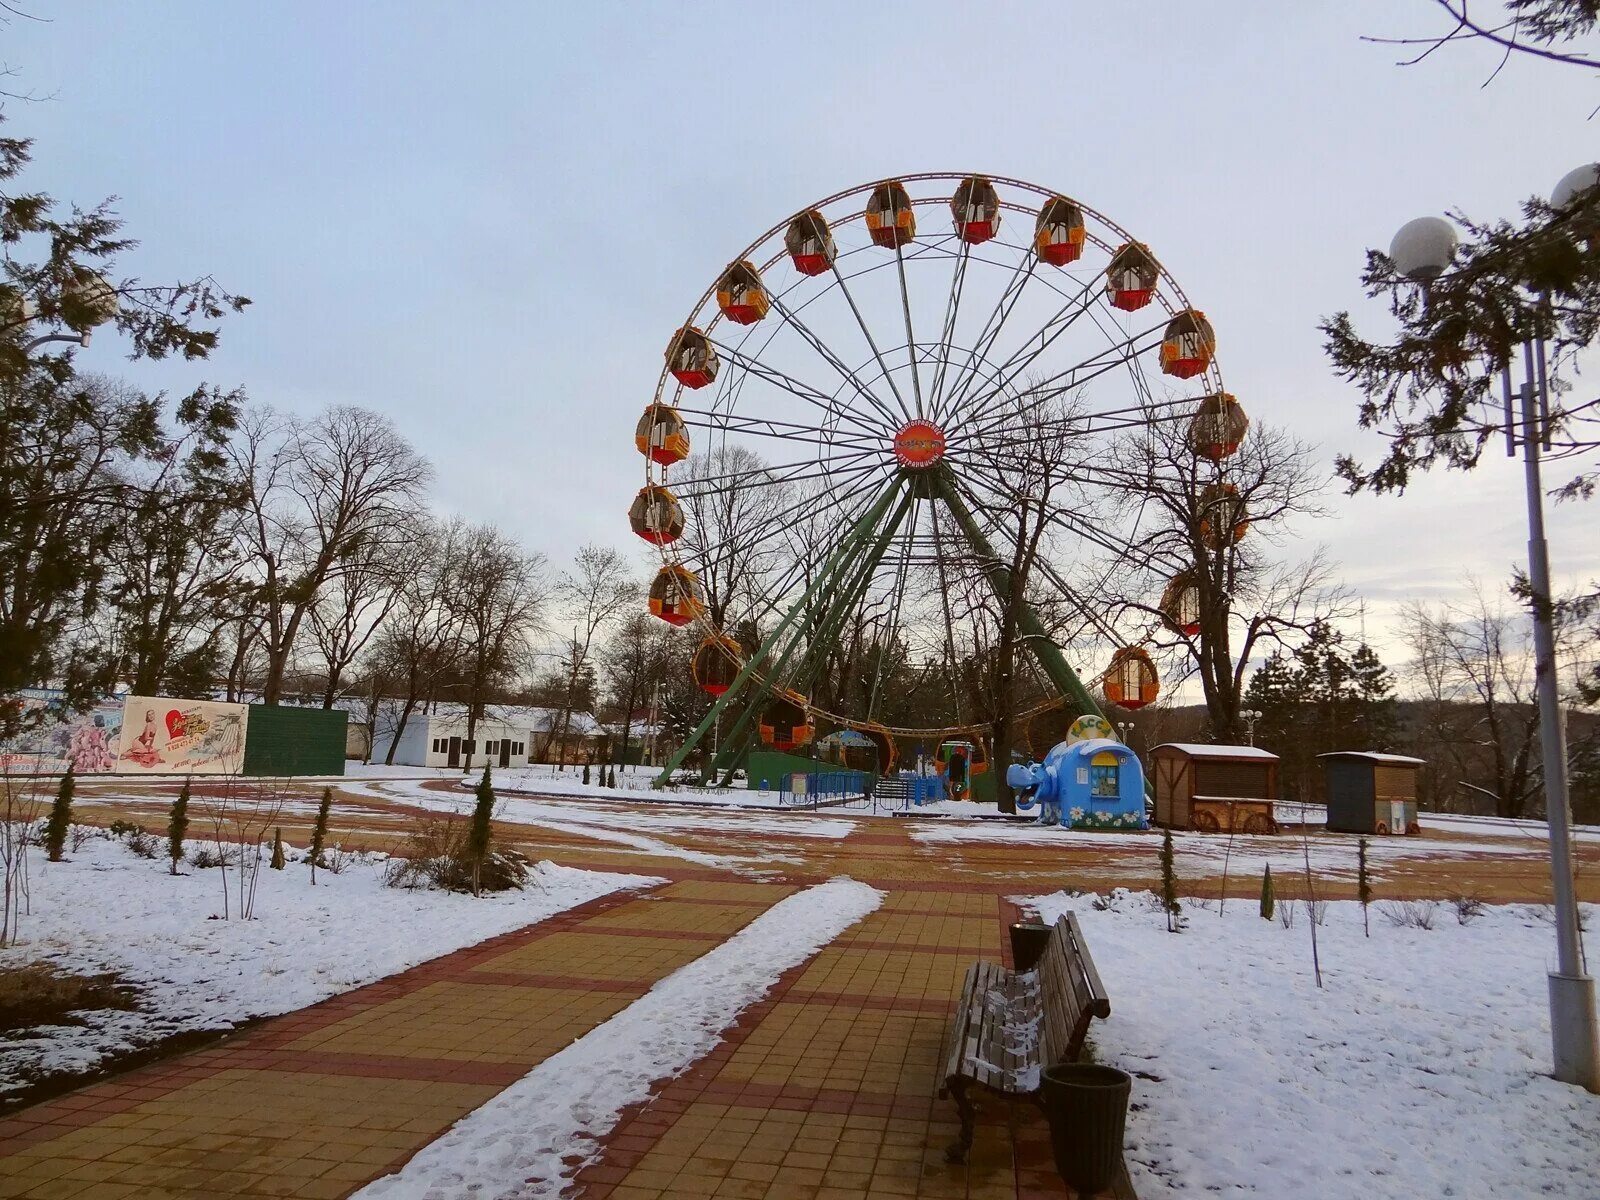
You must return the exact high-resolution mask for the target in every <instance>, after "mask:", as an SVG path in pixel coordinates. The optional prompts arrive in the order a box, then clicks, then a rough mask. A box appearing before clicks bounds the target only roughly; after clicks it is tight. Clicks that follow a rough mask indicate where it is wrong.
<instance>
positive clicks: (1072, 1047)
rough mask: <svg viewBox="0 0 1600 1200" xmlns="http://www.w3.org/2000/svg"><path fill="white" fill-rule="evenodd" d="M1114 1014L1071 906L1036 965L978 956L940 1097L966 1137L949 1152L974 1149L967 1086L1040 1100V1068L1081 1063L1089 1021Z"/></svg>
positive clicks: (961, 1154)
mask: <svg viewBox="0 0 1600 1200" xmlns="http://www.w3.org/2000/svg"><path fill="white" fill-rule="evenodd" d="M1110 1015H1111V1002H1110V1001H1109V1000H1108V999H1107V998H1106V989H1105V986H1104V985H1103V984H1102V983H1101V982H1100V974H1099V972H1097V971H1096V970H1095V968H1094V960H1093V959H1092V958H1090V957H1089V948H1088V946H1087V945H1086V944H1085V943H1084V940H1083V930H1082V929H1080V928H1079V926H1078V918H1077V917H1076V916H1074V915H1073V914H1072V913H1067V914H1065V915H1064V916H1063V917H1062V918H1061V919H1060V920H1058V921H1057V922H1056V923H1055V927H1054V928H1053V929H1051V931H1050V940H1049V942H1048V943H1047V944H1046V945H1045V949H1044V953H1043V954H1042V955H1041V956H1040V958H1039V963H1038V966H1037V967H1035V968H1034V969H1033V970H1031V971H1011V970H1008V969H1006V968H1005V967H1002V966H998V965H996V964H995V963H987V962H975V963H973V964H972V967H971V968H970V969H969V970H968V971H967V978H966V982H965V983H963V984H962V987H961V1000H960V1003H959V1004H958V1006H957V1008H956V1019H955V1023H954V1025H953V1026H952V1027H951V1031H950V1057H949V1058H948V1059H947V1060H946V1066H945V1072H944V1083H943V1085H942V1086H941V1087H940V1089H939V1094H940V1096H950V1097H953V1098H954V1100H955V1102H956V1111H957V1112H959V1113H960V1115H961V1136H960V1138H959V1139H958V1140H957V1141H955V1142H954V1143H952V1144H951V1146H950V1149H949V1150H948V1151H947V1153H946V1157H947V1158H948V1159H949V1160H950V1161H951V1162H958V1163H959V1162H966V1161H967V1152H968V1151H970V1150H971V1149H972V1134H973V1124H974V1120H975V1117H976V1114H975V1112H974V1111H973V1107H972V1099H971V1097H969V1096H968V1095H967V1090H968V1089H969V1088H971V1087H973V1086H977V1087H982V1088H987V1089H988V1090H989V1091H991V1092H995V1093H998V1094H999V1095H1002V1096H1013V1097H1015V1096H1021V1097H1025V1098H1027V1099H1030V1100H1033V1101H1034V1102H1036V1103H1037V1102H1038V1100H1039V1073H1040V1071H1041V1070H1042V1069H1043V1068H1045V1067H1049V1066H1055V1065H1056V1064H1057V1063H1063V1062H1076V1061H1077V1060H1078V1056H1079V1055H1080V1054H1081V1053H1082V1052H1083V1042H1084V1038H1085V1037H1086V1036H1087V1034H1088V1032H1089V1022H1090V1021H1092V1020H1093V1019H1094V1018H1095V1017H1102V1018H1103V1017H1109V1016H1110Z"/></svg>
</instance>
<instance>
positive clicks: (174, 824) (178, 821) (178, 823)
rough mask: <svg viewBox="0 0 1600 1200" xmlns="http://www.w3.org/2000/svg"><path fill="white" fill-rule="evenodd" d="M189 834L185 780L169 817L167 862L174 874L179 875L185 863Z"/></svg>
mask: <svg viewBox="0 0 1600 1200" xmlns="http://www.w3.org/2000/svg"><path fill="white" fill-rule="evenodd" d="M188 832H189V781H188V780H187V779H185V780H184V781H183V786H182V787H181V788H179V789H178V798H177V799H176V800H174V801H173V802H172V812H171V813H170V814H169V815H168V817H167V860H168V861H169V862H171V863H172V873H173V874H174V875H176V874H177V873H178V864H179V863H180V862H182V861H183V836H184V834H186V833H188Z"/></svg>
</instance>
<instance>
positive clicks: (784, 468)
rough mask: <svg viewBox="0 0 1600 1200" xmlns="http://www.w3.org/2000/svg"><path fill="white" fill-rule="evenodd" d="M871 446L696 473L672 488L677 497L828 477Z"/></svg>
mask: <svg viewBox="0 0 1600 1200" xmlns="http://www.w3.org/2000/svg"><path fill="white" fill-rule="evenodd" d="M878 454H880V451H879V450H878V449H877V448H876V447H873V448H871V449H867V450H856V451H853V452H852V453H849V454H841V455H837V456H835V457H833V458H829V459H826V460H824V459H822V458H808V459H802V460H800V461H799V462H792V463H780V464H777V465H775V466H774V465H768V466H763V467H760V468H757V469H753V470H738V471H728V472H725V473H723V474H721V475H696V476H692V477H691V478H690V479H689V480H688V481H687V482H686V483H684V484H681V485H679V486H678V487H676V488H675V489H674V490H673V494H674V495H676V496H677V497H678V498H679V499H680V500H682V499H690V498H698V497H705V496H716V495H721V494H722V493H724V492H736V491H746V490H749V489H752V488H762V487H788V486H790V485H791V484H796V483H803V482H805V481H807V480H811V479H828V478H831V477H833V476H835V475H838V474H840V473H841V472H842V471H846V470H849V469H850V466H849V464H859V463H860V461H861V459H863V458H866V457H868V456H869V455H871V456H877V455H878Z"/></svg>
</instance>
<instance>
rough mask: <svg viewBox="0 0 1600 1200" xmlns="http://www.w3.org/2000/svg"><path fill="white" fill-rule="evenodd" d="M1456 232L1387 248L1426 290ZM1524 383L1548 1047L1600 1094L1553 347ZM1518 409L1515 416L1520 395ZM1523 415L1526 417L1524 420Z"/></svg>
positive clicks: (1567, 192) (1574, 185)
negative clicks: (1549, 461)
mask: <svg viewBox="0 0 1600 1200" xmlns="http://www.w3.org/2000/svg"><path fill="white" fill-rule="evenodd" d="M1597 183H1600V167H1597V166H1594V165H1591V166H1586V167H1580V168H1578V169H1577V170H1576V171H1573V172H1572V173H1570V174H1569V175H1567V176H1566V177H1565V178H1564V179H1562V181H1561V182H1560V183H1559V184H1557V185H1556V189H1555V191H1554V193H1553V194H1552V196H1551V200H1552V203H1553V205H1554V206H1555V207H1557V208H1562V207H1565V206H1566V205H1567V204H1569V203H1571V201H1572V200H1573V199H1574V198H1575V197H1576V196H1577V195H1578V193H1580V192H1582V191H1583V190H1584V189H1585V188H1588V187H1592V186H1595V185H1596V184H1597ZM1455 248H1456V236H1455V230H1454V229H1453V228H1452V227H1451V226H1450V224H1449V223H1448V222H1447V221H1444V220H1443V219H1441V218H1439V217H1422V218H1419V219H1418V220H1415V221H1412V222H1410V223H1409V224H1407V225H1405V226H1403V227H1402V228H1401V229H1400V232H1399V233H1397V234H1396V235H1395V238H1394V241H1393V243H1391V245H1390V247H1389V257H1390V258H1391V259H1392V260H1393V261H1394V264H1395V268H1396V269H1397V270H1398V271H1399V272H1400V273H1401V274H1402V275H1405V276H1406V277H1407V278H1410V279H1412V280H1414V281H1416V282H1417V283H1418V284H1420V285H1422V286H1426V284H1427V283H1428V282H1429V281H1430V280H1433V279H1437V278H1438V277H1439V276H1440V275H1442V274H1443V273H1444V272H1445V271H1446V270H1447V269H1448V268H1449V266H1450V262H1451V259H1452V257H1453V256H1454V254H1455ZM1522 350H1523V355H1522V357H1523V374H1524V379H1523V382H1522V386H1521V387H1520V388H1517V387H1513V385H1512V378H1511V365H1510V363H1509V362H1508V363H1507V364H1506V365H1505V367H1504V369H1503V370H1502V373H1501V385H1502V391H1503V398H1504V403H1505V425H1506V453H1507V454H1509V455H1514V454H1515V453H1516V451H1517V448H1518V446H1520V447H1521V449H1522V467H1523V487H1524V491H1525V492H1526V498H1527V506H1528V583H1529V586H1530V588H1531V589H1532V593H1533V594H1532V608H1533V649H1534V679H1535V686H1536V690H1537V695H1538V701H1539V741H1540V746H1541V749H1542V751H1543V760H1544V761H1543V766H1544V793H1545V806H1544V807H1545V822H1546V824H1547V825H1548V826H1549V830H1550V877H1551V890H1552V892H1553V893H1554V899H1555V925H1556V969H1555V970H1554V971H1551V972H1549V975H1548V979H1549V994H1550V1042H1551V1049H1552V1053H1553V1058H1554V1060H1555V1071H1554V1075H1555V1078H1556V1079H1558V1080H1560V1081H1561V1082H1562V1083H1573V1084H1577V1085H1578V1086H1580V1087H1584V1088H1587V1089H1588V1090H1589V1091H1591V1092H1600V1020H1597V1017H1596V1014H1595V991H1594V980H1593V979H1592V978H1591V977H1590V976H1589V975H1588V974H1587V972H1586V971H1585V970H1584V962H1583V948H1582V943H1581V942H1580V941H1579V938H1578V905H1577V895H1576V889H1575V888H1574V886H1573V874H1572V814H1571V809H1570V806H1569V802H1568V797H1567V746H1566V730H1565V729H1564V728H1563V726H1562V722H1561V698H1560V695H1559V692H1558V688H1557V678H1556V652H1555V629H1554V622H1553V620H1552V612H1551V592H1550V552H1549V547H1548V545H1547V543H1546V541H1545V532H1544V486H1543V483H1542V482H1541V480H1540V461H1539V460H1540V450H1541V448H1543V447H1544V445H1545V442H1546V439H1547V438H1548V437H1549V436H1550V429H1549V424H1548V420H1549V412H1550V387H1549V377H1548V374H1547V363H1546V357H1545V341H1544V338H1543V337H1542V336H1537V335H1536V336H1534V337H1531V338H1529V339H1528V341H1527V342H1526V343H1524V345H1523V348H1522ZM1514 398H1515V399H1516V400H1517V401H1519V402H1520V405H1519V409H1520V411H1519V412H1517V413H1516V415H1515V416H1514V415H1513V399H1514ZM1517 418H1520V419H1517Z"/></svg>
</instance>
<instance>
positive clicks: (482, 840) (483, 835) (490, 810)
mask: <svg viewBox="0 0 1600 1200" xmlns="http://www.w3.org/2000/svg"><path fill="white" fill-rule="evenodd" d="M493 818H494V785H493V784H492V783H490V782H489V764H488V763H484V764H483V778H482V779H481V780H479V782H478V799H477V803H476V804H474V805H473V807H472V828H471V829H469V830H468V831H467V858H468V861H470V862H471V863H472V894H473V895H474V896H479V895H482V894H483V864H484V862H485V860H487V859H488V857H489V841H490V837H491V835H492V827H491V824H490V822H491V821H492V820H493Z"/></svg>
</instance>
